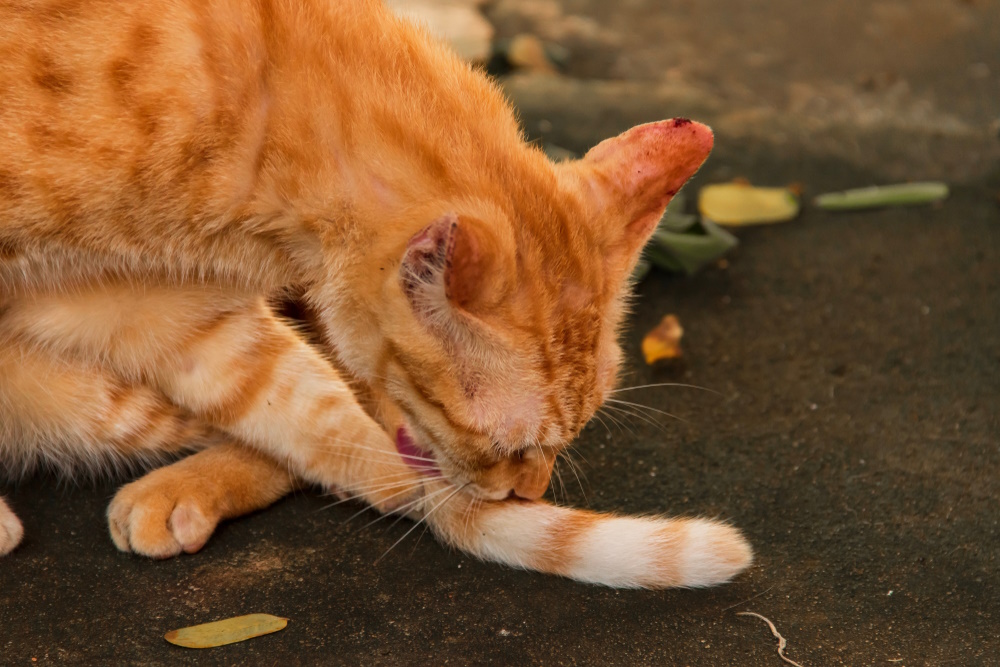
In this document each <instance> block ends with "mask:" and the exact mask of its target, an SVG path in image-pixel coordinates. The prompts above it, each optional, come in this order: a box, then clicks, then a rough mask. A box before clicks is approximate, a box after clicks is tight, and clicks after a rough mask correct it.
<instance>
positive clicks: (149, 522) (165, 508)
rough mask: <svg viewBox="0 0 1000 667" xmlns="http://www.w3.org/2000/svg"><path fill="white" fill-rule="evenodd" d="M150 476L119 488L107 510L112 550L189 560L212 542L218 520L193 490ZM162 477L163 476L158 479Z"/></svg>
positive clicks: (165, 477) (163, 476)
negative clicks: (186, 555) (182, 555)
mask: <svg viewBox="0 0 1000 667" xmlns="http://www.w3.org/2000/svg"><path fill="white" fill-rule="evenodd" d="M170 472H171V471H170V470H169V469H161V470H156V471H153V472H152V473H150V474H148V475H146V476H145V477H143V478H141V479H139V480H138V481H135V482H132V483H131V484H127V485H125V486H123V487H122V488H121V489H120V490H119V491H118V493H117V494H116V495H115V497H114V499H113V500H112V501H111V505H110V506H109V507H108V528H109V529H110V531H111V539H112V540H114V543H115V546H116V547H118V548H119V549H121V550H122V551H132V552H134V553H137V554H140V555H142V556H148V557H150V558H171V557H173V556H178V555H180V554H181V553H182V552H184V553H189V554H193V553H195V552H196V551H198V550H200V549H201V548H202V547H203V546H205V543H206V542H208V538H210V537H211V536H212V533H213V532H214V531H215V527H216V525H218V523H219V519H220V518H221V517H219V516H218V515H217V514H216V513H215V512H213V511H212V510H211V503H208V502H204V499H202V498H199V494H198V493H197V489H196V488H195V489H192V488H190V485H187V484H184V483H177V481H178V480H173V479H171V477H172V475H169V474H167V473H170ZM161 473H163V474H161Z"/></svg>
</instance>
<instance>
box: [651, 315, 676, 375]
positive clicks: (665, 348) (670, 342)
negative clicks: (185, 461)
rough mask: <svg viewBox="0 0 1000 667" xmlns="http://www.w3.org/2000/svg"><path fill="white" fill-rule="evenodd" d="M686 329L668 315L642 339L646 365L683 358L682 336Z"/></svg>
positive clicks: (673, 317)
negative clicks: (661, 360) (662, 360)
mask: <svg viewBox="0 0 1000 667" xmlns="http://www.w3.org/2000/svg"><path fill="white" fill-rule="evenodd" d="M683 335H684V329H683V328H682V327H681V323H680V321H679V320H678V319H677V318H676V317H675V316H673V315H667V316H666V317H664V318H663V320H662V321H661V322H660V323H659V324H658V325H657V327H656V328H655V329H653V330H652V331H650V332H649V333H648V334H646V337H645V338H643V339H642V354H643V356H645V357H646V363H647V364H649V365H652V364H654V363H656V362H657V361H659V360H660V359H676V358H677V357H679V356H681V336H683Z"/></svg>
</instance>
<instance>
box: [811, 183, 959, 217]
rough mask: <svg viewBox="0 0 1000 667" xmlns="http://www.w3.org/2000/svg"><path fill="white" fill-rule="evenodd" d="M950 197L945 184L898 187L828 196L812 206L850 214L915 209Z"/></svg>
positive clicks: (849, 191)
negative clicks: (866, 210) (887, 208)
mask: <svg viewBox="0 0 1000 667" xmlns="http://www.w3.org/2000/svg"><path fill="white" fill-rule="evenodd" d="M947 196H948V186H947V185H946V184H944V183H937V182H931V183H898V184H896V185H878V186H874V187H870V188H857V189H854V190H845V191H843V192H829V193H827V194H824V195H820V196H819V197H816V199H815V200H814V202H813V203H815V204H816V206H819V207H820V208H822V209H826V210H827V211H849V210H856V209H862V208H875V207H877V206H912V205H914V204H928V203H931V202H935V201H940V200H942V199H945V198H946V197H947Z"/></svg>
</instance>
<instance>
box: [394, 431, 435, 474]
mask: <svg viewBox="0 0 1000 667" xmlns="http://www.w3.org/2000/svg"><path fill="white" fill-rule="evenodd" d="M396 451H398V452H399V453H400V455H401V456H402V457H403V460H404V461H406V463H407V465H409V466H410V467H411V468H413V469H414V470H417V471H419V472H421V473H423V474H425V475H431V474H433V475H439V474H441V471H440V470H438V467H437V465H435V463H434V462H433V461H427V460H425V459H428V458H430V457H429V456H428V455H427V453H426V452H424V451H423V450H421V449H419V448H418V447H417V443H415V442H413V438H411V437H410V434H409V433H407V432H406V429H405V428H402V427H400V429H399V430H398V431H396Z"/></svg>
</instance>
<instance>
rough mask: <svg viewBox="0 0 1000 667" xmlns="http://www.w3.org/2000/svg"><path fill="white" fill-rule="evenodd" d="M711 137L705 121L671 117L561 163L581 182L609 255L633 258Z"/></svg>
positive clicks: (701, 157)
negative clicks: (570, 160)
mask: <svg viewBox="0 0 1000 667" xmlns="http://www.w3.org/2000/svg"><path fill="white" fill-rule="evenodd" d="M712 143H713V138H712V130H711V129H709V128H708V127H706V126H704V125H702V124H700V123H695V122H692V121H690V120H687V119H686V118H673V119H670V120H665V121H660V122H658V123H648V124H646V125H639V126H637V127H633V128H632V129H631V130H628V131H627V132H625V133H623V134H621V135H619V136H617V137H614V138H611V139H607V140H605V141H603V142H601V143H600V144H598V145H597V146H595V147H594V148H593V149H591V150H590V152H588V153H587V154H586V155H585V156H584V157H583V159H581V160H576V161H572V162H566V163H563V165H560V166H561V171H563V172H564V173H566V174H567V175H568V176H570V177H571V178H574V179H576V182H577V183H578V184H581V185H582V188H580V191H581V192H582V193H583V194H584V198H585V200H586V201H588V203H589V204H590V205H591V207H592V211H593V217H594V219H596V220H598V221H599V222H598V223H597V224H599V225H601V227H602V228H601V229H598V233H599V234H600V236H601V237H602V241H603V243H604V245H605V247H606V249H607V252H608V253H609V255H612V256H617V257H623V258H632V259H634V258H636V257H637V256H638V253H639V252H640V251H641V250H642V247H643V245H645V243H646V241H647V240H648V239H649V237H650V235H651V234H652V233H653V231H654V230H655V229H656V225H657V223H658V222H659V220H660V217H661V216H662V215H663V211H664V209H666V207H667V204H668V203H669V202H670V199H671V198H672V197H673V196H674V195H675V194H676V193H677V191H678V190H679V189H680V187H681V186H682V185H684V183H685V182H686V181H687V180H688V179H689V178H691V176H692V175H694V173H695V172H696V171H697V170H698V168H699V167H700V166H701V165H702V163H703V162H704V161H705V159H706V158H707V157H708V154H709V153H710V152H711V150H712Z"/></svg>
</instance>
